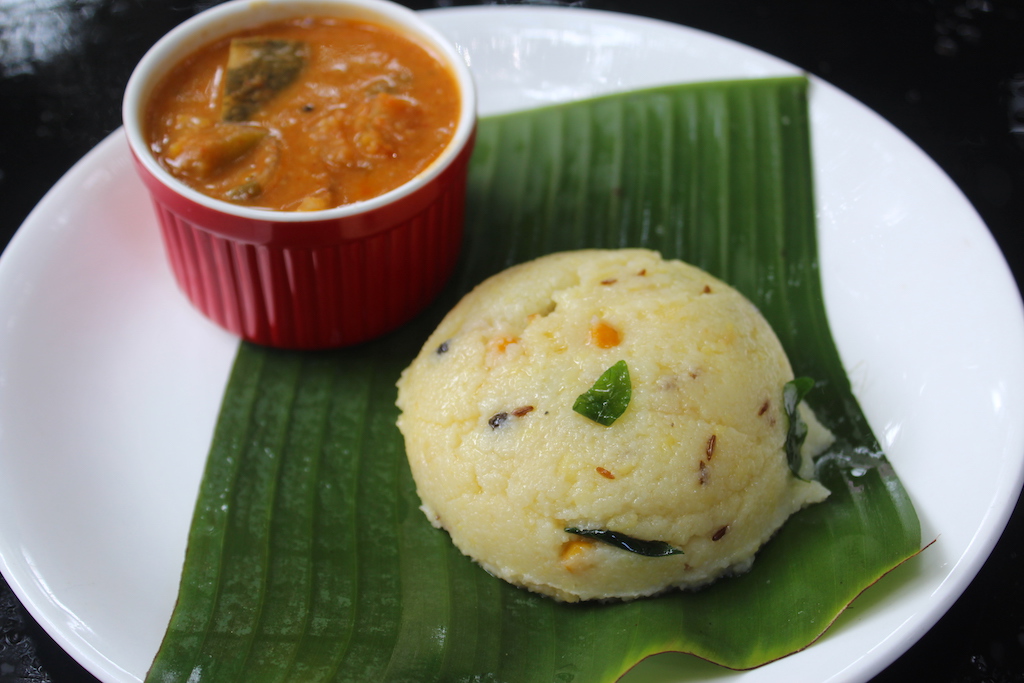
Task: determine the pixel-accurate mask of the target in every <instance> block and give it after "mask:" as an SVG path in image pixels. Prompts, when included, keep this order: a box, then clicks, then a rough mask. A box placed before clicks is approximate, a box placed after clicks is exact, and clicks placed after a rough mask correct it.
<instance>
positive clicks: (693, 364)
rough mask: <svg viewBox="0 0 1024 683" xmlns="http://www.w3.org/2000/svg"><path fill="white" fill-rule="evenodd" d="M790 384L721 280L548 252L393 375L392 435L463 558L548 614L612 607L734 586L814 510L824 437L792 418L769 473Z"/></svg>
mask: <svg viewBox="0 0 1024 683" xmlns="http://www.w3.org/2000/svg"><path fill="white" fill-rule="evenodd" d="M792 380H793V371H792V369H791V367H790V364H789V360H788V359H787V358H786V355H785V353H784V352H783V349H782V347H781V345H780V344H779V341H778V338H777V337H776V336H775V333H774V332H773V331H772V329H771V327H770V326H769V325H768V323H767V321H766V320H765V319H764V317H763V316H762V315H761V314H760V312H759V311H758V310H757V309H756V308H755V307H754V306H753V304H751V303H750V302H749V301H748V300H747V299H746V298H744V297H743V296H742V295H741V294H739V293H738V292H737V291H736V290H735V289H733V288H732V287H730V286H728V285H727V284H725V283H724V282H721V281H719V280H717V279H715V278H713V277H712V276H710V275H709V274H707V273H705V272H704V271H702V270H700V269H698V268H695V267H693V266H690V265H687V264H685V263H682V262H679V261H665V260H663V259H662V258H661V257H660V256H659V255H658V254H657V253H655V252H651V251H646V250H639V249H628V250H587V251H578V252H565V253H560V254H553V255H550V256H546V257H543V258H540V259H537V260H536V261H532V262H530V263H525V264H522V265H519V266H515V267H513V268H510V269H509V270H507V271H505V272H503V273H500V274H498V275H496V276H494V277H492V278H490V279H489V280H487V281H485V282H484V283H482V284H481V285H479V286H478V287H477V288H476V289H474V290H473V291H472V292H470V293H469V294H468V295H466V296H465V297H464V298H463V299H462V301H461V302H459V304H458V305H457V306H455V308H453V309H452V310H451V312H449V314H448V315H447V316H446V317H445V318H444V320H443V321H442V322H441V324H440V325H439V326H438V328H437V330H435V332H434V333H433V334H432V335H431V336H430V338H429V339H428V340H427V341H426V343H425V344H424V346H423V350H422V351H421V352H420V354H419V356H418V357H417V358H416V359H415V360H414V361H413V363H412V364H411V365H410V366H409V367H408V368H407V369H406V370H405V372H404V373H403V374H402V377H401V379H400V380H399V383H398V406H399V408H400V409H401V411H402V412H401V415H400V417H399V421H398V426H399V428H400V429H401V431H402V434H403V435H404V437H405V444H406V450H407V453H408V457H409V463H410V466H411V468H412V473H413V476H414V478H415V481H416V487H417V491H418V493H419V496H420V499H421V502H422V509H423V511H424V512H425V513H426V515H427V518H428V519H429V520H430V522H431V523H432V524H434V525H435V526H437V527H439V528H441V529H445V530H446V531H447V532H448V533H449V534H450V536H451V538H452V541H453V542H454V543H455V545H456V546H457V547H458V548H459V549H460V550H461V551H462V552H463V553H465V554H467V555H468V556H470V557H472V558H473V559H475V560H476V561H477V562H478V563H479V564H480V565H482V566H483V567H484V568H485V569H487V570H488V571H489V572H491V573H492V574H495V575H496V576H499V577H501V578H503V579H505V580H506V581H509V582H511V583H514V584H517V585H520V586H524V587H526V588H529V589H531V590H534V591H537V592H540V593H543V594H546V595H549V596H552V597H555V598H557V599H560V600H566V601H576V600H588V599H605V598H623V599H628V598H636V597H640V596H645V595H651V594H654V593H658V592H660V591H664V590H666V589H669V588H673V587H684V588H695V587H700V586H703V585H705V584H707V583H709V582H711V581H714V580H716V579H718V578H720V577H723V576H727V575H729V574H733V573H737V572H742V571H745V570H746V569H748V568H749V567H750V566H751V563H752V562H753V561H754V556H755V553H756V552H757V550H758V549H759V548H760V547H761V546H762V545H763V544H764V543H765V542H766V541H768V539H769V538H771V536H772V535H773V534H774V533H775V532H776V531H777V530H778V529H779V528H780V527H781V526H782V525H783V523H784V522H785V521H786V519H787V518H789V516H790V515H792V514H793V513H795V512H796V511H798V510H800V509H801V508H803V507H804V506H806V505H810V504H813V503H817V502H820V501H822V500H824V499H825V498H826V497H827V496H828V491H827V490H826V489H825V488H824V487H823V486H822V485H821V484H820V483H818V482H817V481H815V480H814V479H813V474H814V464H813V461H812V457H813V455H815V454H817V453H820V452H821V451H822V450H824V448H825V447H827V445H828V443H829V442H830V440H831V434H829V432H828V431H827V430H826V429H825V428H824V427H822V426H821V425H820V424H819V423H818V422H817V420H816V419H815V417H814V414H813V413H812V412H811V410H810V409H809V408H808V407H807V405H806V404H804V403H800V404H799V406H798V407H797V408H796V409H795V410H796V412H795V413H794V414H795V415H799V416H800V418H801V424H802V425H804V426H806V434H805V435H804V436H803V437H802V438H803V443H802V447H801V448H800V452H799V455H798V458H799V462H798V463H795V469H793V468H791V464H790V462H789V460H788V458H787V436H789V431H790V430H789V422H790V419H789V415H788V414H787V411H786V406H785V405H784V400H785V397H784V394H785V393H786V386H787V383H789V382H791V381H792ZM801 384H803V383H801ZM811 396H812V397H813V392H812V394H811ZM526 407H528V410H526V409H524V408H526ZM801 432H802V429H801ZM789 443H790V444H792V443H794V440H793V439H792V438H790V439H789Z"/></svg>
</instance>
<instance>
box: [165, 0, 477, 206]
mask: <svg viewBox="0 0 1024 683" xmlns="http://www.w3.org/2000/svg"><path fill="white" fill-rule="evenodd" d="M459 106H460V102H459V92H458V88H457V86H456V83H455V78H454V76H453V75H452V74H451V73H450V72H449V70H448V69H447V68H446V67H445V66H444V65H443V64H442V63H441V62H440V61H439V60H438V59H437V58H436V57H435V56H434V55H432V54H431V53H430V52H428V51H427V50H426V49H425V48H423V47H421V46H420V45H419V44H418V43H416V42H414V41H413V40H410V39H408V38H406V37H404V36H401V35H399V34H397V33H395V32H394V31H392V30H390V29H386V28H384V27H381V26H376V25H373V24H368V23H358V22H352V21H348V20H342V19H333V18H329V17H307V18H302V19H296V20H290V21H282V22H275V23H271V24H266V25H264V26H260V27H258V28H256V29H251V30H248V31H245V32H242V33H238V34H235V35H232V36H229V37H227V38H224V39H222V40H219V41H217V42H215V43H213V44H211V45H208V46H206V47H204V48H202V49H201V50H199V51H198V52H196V53H195V54H193V55H191V56H190V57H188V58H187V59H186V60H184V61H183V62H182V63H181V64H180V65H178V66H177V67H175V69H174V70H173V71H172V72H171V74H170V75H169V76H167V78H165V79H164V81H163V82H162V83H161V84H160V85H159V87H158V88H157V89H156V91H155V93H154V95H153V97H152V99H151V100H150V102H149V106H148V111H147V122H146V125H147V136H148V140H149V144H150V148H151V149H152V151H153V154H154V155H155V156H156V158H157V159H158V160H159V161H160V163H161V164H162V165H163V166H164V168H166V169H167V170H168V171H169V172H170V173H171V174H173V175H174V176H175V177H177V178H179V179H180V180H182V181H183V182H185V183H186V184H188V185H189V186H191V187H193V188H195V189H196V190H198V191H199V192H202V193H204V194H206V195H209V196H211V197H215V198H217V199H223V200H227V201H231V202H234V203H237V204H243V205H247V206H254V207H261V208H266V209H276V210H280V211H315V210H321V209H328V208H332V207H335V206H341V205H343V204H349V203H352V202H356V201H360V200H364V199H369V198H372V197H376V196H378V195H380V194H383V193H385V192H387V191H388V190H392V189H394V188H396V187H398V186H400V185H402V184H403V183H405V182H406V181H408V180H410V179H412V178H413V177H414V176H416V175H417V174H418V173H419V172H420V171H422V170H423V169H424V168H426V167H427V166H428V165H429V164H430V162H431V161H433V160H434V159H435V158H437V156H438V155H439V154H440V153H441V151H442V150H443V149H444V148H445V146H446V145H447V144H448V142H449V141H450V139H451V137H452V134H453V132H454V130H455V126H456V123H457V121H458V117H459Z"/></svg>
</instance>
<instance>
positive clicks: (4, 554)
mask: <svg viewBox="0 0 1024 683" xmlns="http://www.w3.org/2000/svg"><path fill="white" fill-rule="evenodd" d="M427 16H428V18H429V20H430V21H431V22H433V23H434V24H435V25H436V26H437V27H438V28H439V29H440V30H441V31H442V32H443V33H445V34H446V35H448V36H449V37H450V38H451V39H452V40H453V41H454V42H455V43H456V44H457V45H458V47H459V50H460V51H461V53H462V54H463V55H464V57H465V59H466V60H467V61H468V62H469V64H470V66H471V67H472V69H473V71H474V73H475V75H476V77H477V79H478V83H479V87H480V109H481V114H484V115H487V114H492V113H497V112H505V111H513V110H517V109H523V108H529V107H534V106H538V105H543V104H547V103H551V102H558V101H565V100H573V99H578V98H584V97H589V96H592V95H597V94H602V93H608V92H615V91H620V90H627V89H634V88H639V87H645V86H650V85H659V84H666V83H674V82H683V81H699V80H707V79H720V78H738V77H744V78H746V77H760V76H770V75H783V74H793V73H797V72H798V70H797V69H796V68H795V67H793V66H792V65H789V64H787V63H785V62H781V61H779V60H777V59H775V58H772V57H769V56H767V55H765V54H763V53H760V52H757V51H755V50H752V49H750V48H747V47H744V46H742V45H739V44H736V43H733V42H731V41H728V40H724V39H722V38H719V37H716V36H713V35H709V34H706V33H702V32H699V31H695V30H691V29H687V28H683V27H680V26H676V25H671V24H665V23H659V22H654V21H649V20H644V19H639V18H635V17H629V16H624V15H617V14H609V13H602V12H596V11H590V10H582V9H566V8H526V7H485V8H468V9H445V10H436V11H431V12H428V13H427ZM811 115H812V130H813V146H814V161H815V164H816V183H817V188H816V191H817V205H818V221H819V234H820V248H821V264H822V276H823V282H824V292H825V298H826V306H827V310H828V314H829V318H830V322H831V324H832V328H833V332H834V335H835V337H836V340H837V343H838V345H839V350H840V352H841V354H842V357H843V360H844V363H845V365H846V367H847V369H848V372H849V374H850V376H851V378H852V380H853V385H854V389H855V392H856V394H857V396H858V398H859V399H860V401H861V403H862V405H863V407H864V409H865V412H866V413H867V416H868V419H869V420H870V422H871V425H872V427H873V428H874V429H875V431H876V433H877V435H878V437H879V439H880V440H881V441H882V443H883V446H884V447H885V449H886V451H887V452H888V454H889V457H890V459H891V460H892V462H893V464H894V465H895V466H896V468H897V471H898V472H899V474H900V476H901V477H902V479H903V481H904V483H905V484H906V487H907V489H908V490H909V492H910V495H911V496H912V498H913V499H914V502H915V504H916V506H917V509H918V512H919V513H920V516H921V520H922V524H923V532H924V536H925V539H926V540H931V539H938V540H937V542H936V543H935V544H934V545H932V546H931V547H930V548H928V550H927V551H925V552H924V553H923V554H922V555H920V556H919V557H917V558H915V559H914V560H912V561H911V562H909V563H908V564H906V565H904V566H903V567H901V568H900V569H899V570H897V571H896V572H894V573H893V574H891V575H890V576H888V577H886V579H885V580H883V581H882V582H881V583H880V584H879V585H878V586H876V587H875V588H873V589H871V590H870V591H868V593H866V594H865V595H864V596H863V597H862V598H861V599H859V600H858V601H856V602H855V603H854V604H853V606H852V607H851V608H850V610H848V611H847V613H846V614H845V615H844V616H843V617H842V618H841V619H840V621H839V622H838V623H837V624H836V626H835V627H834V628H833V629H832V630H831V631H829V633H827V634H826V635H825V636H824V637H823V638H822V639H821V640H820V641H819V642H817V643H815V644H814V645H813V646H812V647H810V648H808V649H807V650H805V651H804V652H801V653H798V654H796V655H794V656H792V657H788V658H786V659H783V660H781V661H779V662H775V663H773V664H770V665H768V666H765V667H762V668H760V669H756V670H754V671H750V672H745V673H730V672H727V671H725V670H722V669H719V668H717V667H715V666H713V665H710V664H707V663H705V662H700V661H698V660H696V659H694V658H691V657H685V656H677V655H668V656H659V657H654V658H652V659H651V660H649V661H648V662H646V663H645V664H643V665H641V666H640V667H639V668H638V670H636V671H634V672H632V673H631V674H630V675H629V677H628V679H627V680H628V681H630V683H668V682H679V681H698V680H707V679H714V680H723V679H726V680H733V679H735V680H741V681H744V682H747V681H757V682H767V681H786V682H787V683H788V682H790V681H794V680H805V681H806V680H814V681H822V682H824V681H835V682H838V681H866V680H868V679H870V678H871V677H872V676H873V675H874V674H875V673H877V672H878V671H880V670H881V669H883V668H884V667H885V666H886V665H888V664H889V663H890V662H891V661H892V660H894V659H895V658H896V657H897V656H899V655H900V654H901V653H902V652H903V651H904V650H906V649H907V648H908V647H909V646H910V645H911V644H912V643H913V642H914V641H916V640H917V639H918V638H919V637H920V636H921V635H922V634H923V633H924V632H925V631H926V630H927V629H928V628H930V627H931V626H932V624H934V623H935V622H936V621H937V620H938V619H939V618H940V617H941V615H942V614H943V613H944V612H945V611H946V609H947V608H948V607H949V606H950V605H951V604H952V602H953V601H954V600H955V599H956V598H957V597H958V596H959V595H960V593H961V592H962V590H963V589H964V588H965V587H966V586H967V584H968V583H969V582H970V580H971V579H972V578H973V577H974V575H975V573H976V572H977V570H978V569H979V567H980V566H981V564H982V563H983V562H984V560H985V558H986V557H987V556H988V554H989V551H990V550H991V548H992V546H993V545H994V543H995V541H996V540H997V538H998V536H999V534H1000V533H1001V532H1002V529H1003V526H1004V525H1005V522H1006V520H1007V517H1008V516H1009V514H1010V512H1011V511H1012V509H1013V505H1014V503H1015V502H1016V500H1017V495H1018V493H1019V491H1020V487H1021V481H1022V461H1024V433H1022V432H1024V396H1022V392H1024V354H1022V353H1021V349H1024V314H1022V307H1021V301H1020V295H1019V294H1018V291H1017V288H1016V286H1015V283H1014V281H1013V279H1012V278H1011V276H1010V273H1009V270H1008V268H1007V266H1006V264H1005V262H1004V260H1003V258H1002V255H1001V254H1000V253H999V251H998V249H997V247H996V246H995V244H994V242H993V240H992V238H991V236H990V235H989V232H988V230H987V229H986V227H985V226H984V224H983V223H982V222H981V221H980V219H979V218H978V216H977V215H976V213H975V212H974V210H973V209H972V208H971V206H970V205H969V204H968V202H967V201H966V200H965V199H964V197H963V196H962V195H961V194H960V192H959V191H958V190H957V188H956V187H955V186H954V184H953V183H952V182H951V181H950V180H949V179H948V178H947V177H946V176H945V175H944V174H943V173H942V172H941V171H940V170H939V169H938V168H937V167H936V166H935V164H934V163H932V161H931V160H930V159H928V158H927V157H926V156H925V155H924V154H923V153H922V152H921V151H920V150H919V149H917V148H916V147H915V146H914V145H913V144H911V143H910V142H909V141H908V140H907V139H906V138H904V137H903V136H902V135H901V134H900V133H899V132H897V131H896V130H895V129H894V128H892V127H891V126H890V125H888V124H887V123H885V122H884V121H883V120H881V119H880V118H879V117H878V116H876V115H875V114H873V113H872V112H871V111H869V110H868V109H866V108H865V107H863V106H862V105H860V104H859V103H858V102H856V101H854V100H853V99H851V98H850V97H848V96H846V95H844V94H843V93H841V92H839V91H838V90H836V89H835V88H833V87H831V86H830V85H828V84H827V83H824V82H822V81H820V80H817V79H813V82H812V90H811ZM0 325H2V327H3V330H4V334H3V335H0V570H2V571H3V574H4V576H5V577H6V578H7V580H8V582H9V583H10V584H11V586H12V588H13V589H14V590H15V592H16V593H17V594H18V596H19V597H20V598H21V600H22V601H23V602H24V603H25V605H26V606H27V607H28V609H29V610H30V611H31V613H32V614H33V616H34V617H35V618H36V619H37V620H38V621H39V622H40V623H41V624H42V625H43V626H44V627H45V628H46V629H47V631H49V633H50V634H51V635H52V636H53V637H54V638H55V639H56V640H57V642H58V643H59V644H60V645H61V646H63V647H64V648H65V649H67V650H68V651H69V652H70V653H71V654H72V655H73V656H74V657H75V658H76V659H77V660H78V661H80V662H81V663H82V664H83V665H84V666H85V667H86V668H88V669H89V670H90V671H92V672H93V673H94V674H95V675H96V676H97V677H99V678H100V679H101V680H103V681H104V682H105V683H129V682H133V681H139V680H141V679H142V678H143V677H144V675H145V672H146V670H147V668H148V666H149V664H150V661H151V660H152V658H153V656H154V654H155V652H156V649H157V646H158V644H159V642H160V639H161V637H162V635H163V631H164V628H165V626H166V623H167V620H168V618H169V617H170V614H171V609H172V607H173V604H174V600H175V595H176V591H177V583H178V577H179V571H180V568H181V563H182V559H183V556H184V550H185V540H186V534H187V531H188V527H189V522H190V519H191V514H192V506H193V503H194V500H195V494H196V490H197V486H198V483H199V479H200V476H201V472H202V467H203V463H204V460H205V456H206V452H207V448H208V446H209V442H210V437H211V433H212V429H213V424H214V420H215V419H216V416H217V410H218V406H219V402H220V398H221V395H222V392H223V389H224V382H225V379H226V377H227V374H228V370H229V366H230V364H231V361H232V359H233V357H234V353H235V350H236V347H237V342H236V340H235V339H234V338H232V337H231V336H230V335H228V334H227V333H225V332H222V331H221V330H219V329H217V328H215V327H214V326H213V325H212V324H210V323H208V322H207V321H206V320H205V319H203V318H202V317H200V315H199V314H198V313H197V312H195V311H194V310H193V309H192V308H191V307H190V306H189V304H188V303H186V300H185V298H184V297H183V296H181V295H180V293H179V292H178V291H177V290H176V287H175V284H174V283H173V281H172V278H171V274H170V271H169V269H168V266H167V265H166V263H165V260H164V256H163V252H162V248H161V245H160V243H159V238H158V233H157V229H156V224H155V220H154V218H153V216H152V214H151V209H150V206H149V201H148V198H147V197H146V195H145V192H144V190H143V188H142V185H141V184H140V183H139V182H138V181H137V180H136V178H135V175H134V172H133V170H132V168H131V163H130V160H129V156H128V149H127V145H126V143H125V141H124V139H123V137H122V134H121V132H120V131H117V132H115V133H114V134H112V135H111V136H110V137H109V138H108V139H106V140H105V141H104V142H102V143H101V144H100V145H99V146H98V147H97V148H96V149H95V150H93V151H92V152H91V153H90V154H89V155H88V156H86V157H85V158H84V159H82V161H81V162H79V163H78V164H77V165H76V166H75V167H74V168H73V169H72V170H71V171H70V172H69V173H68V174H67V175H66V176H65V177H64V178H63V179H62V180H61V181H60V182H59V183H58V184H57V185H56V186H55V187H54V188H53V190H51V192H50V193H49V194H48V195H47V196H46V197H45V198H44V199H43V201H42V202H41V203H40V205H39V206H38V207H37V208H36V209H35V211H34V212H33V213H32V214H31V215H30V216H29V217H28V219H27V220H26V221H25V224H24V225H23V226H22V228H21V230H20V231H19V232H18V233H17V235H16V236H15V238H14V240H13V241H12V242H11V244H10V246H9V247H8V248H7V250H6V251H5V252H4V254H3V256H2V258H0Z"/></svg>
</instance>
